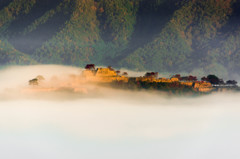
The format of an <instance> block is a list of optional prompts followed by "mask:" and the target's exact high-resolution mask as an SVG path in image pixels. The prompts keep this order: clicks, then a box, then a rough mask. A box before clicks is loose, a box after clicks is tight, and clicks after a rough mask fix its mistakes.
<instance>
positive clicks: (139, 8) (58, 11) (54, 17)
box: [0, 0, 240, 76]
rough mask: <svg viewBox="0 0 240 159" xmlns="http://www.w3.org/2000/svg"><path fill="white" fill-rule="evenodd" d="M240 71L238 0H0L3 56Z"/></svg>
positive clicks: (11, 60) (19, 60)
mask: <svg viewBox="0 0 240 159" xmlns="http://www.w3.org/2000/svg"><path fill="white" fill-rule="evenodd" d="M35 63H43V64H66V65H75V66H84V65H85V64H87V63H95V64H97V65H112V66H114V67H119V68H120V67H125V68H129V69H134V70H152V71H158V72H172V73H174V72H189V73H193V74H204V73H214V74H217V75H221V76H227V74H228V73H231V74H232V73H238V74H240V71H239V70H240V1H239V0H204V1H203V0H51V1H50V0H0V64H2V65H3V64H4V65H5V64H35Z"/></svg>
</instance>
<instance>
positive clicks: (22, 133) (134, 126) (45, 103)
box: [0, 65, 240, 159]
mask: <svg viewBox="0 0 240 159" xmlns="http://www.w3.org/2000/svg"><path fill="white" fill-rule="evenodd" d="M80 73H81V69H79V68H75V67H65V66H53V65H48V66H22V67H10V68H7V69H4V70H0V95H1V96H0V141H1V142H0V158H5V159H10V158H20V159H23V158H24V159H30V158H45V159H48V158H49V159H53V158H58V159H65V158H72V159H75V158H97V159H100V158H109V159H110V158H129V159H132V158H140V159H141V158H142V159H145V158H151V159H155V158H156V159H157V158H165V159H173V158H184V159H188V158H189V159H190V158H191V159H192V158H199V159H200V158H221V159H223V158H226V157H229V156H230V158H239V157H240V154H239V153H238V147H239V146H238V143H239V141H240V135H239V134H240V128H239V126H238V125H239V121H240V117H239V113H240V107H239V103H240V98H239V94H237V93H235V94H233V93H227V94H226V93H216V94H212V95H209V96H202V97H191V98H189V97H168V96H166V95H161V94H160V93H157V92H132V91H125V90H115V89H110V88H102V87H99V86H96V85H87V86H85V85H80V86H78V87H80V88H84V89H86V90H87V91H86V92H84V91H80V92H74V91H71V90H72V89H70V91H69V89H67V88H66V87H64V88H65V89H59V90H58V89H57V90H56V91H54V92H48V91H47V92H45V91H43V92H37V93H36V92H34V93H32V92H31V91H30V92H29V91H26V90H29V89H31V88H29V86H28V80H29V79H32V78H34V77H36V76H37V75H43V76H44V77H45V78H46V81H51V79H52V78H54V79H58V80H57V81H58V82H49V83H47V84H46V83H45V84H46V86H49V85H56V87H59V88H60V87H62V85H61V84H62V81H65V82H66V80H70V82H71V80H72V78H71V77H73V75H75V76H78V75H80ZM133 73H134V72H133ZM67 86H69V87H70V88H71V87H72V86H71V85H67ZM75 86H76V85H74V87H75ZM223 152H224V153H223ZM225 154H226V155H225Z"/></svg>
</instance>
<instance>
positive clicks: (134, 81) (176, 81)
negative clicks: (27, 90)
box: [29, 64, 239, 93]
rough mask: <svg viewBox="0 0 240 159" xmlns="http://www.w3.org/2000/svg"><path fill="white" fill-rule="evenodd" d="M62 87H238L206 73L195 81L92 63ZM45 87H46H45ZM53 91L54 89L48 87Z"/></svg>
mask: <svg viewBox="0 0 240 159" xmlns="http://www.w3.org/2000/svg"><path fill="white" fill-rule="evenodd" d="M42 80H44V77H42V76H37V77H36V78H34V79H32V80H30V81H29V85H30V86H38V85H40V83H41V81H42ZM63 83H64V84H62V86H64V87H67V86H71V88H73V89H74V90H76V89H77V88H78V86H79V85H84V84H85V83H94V84H98V85H102V86H111V87H114V88H122V89H151V90H159V91H167V92H172V93H174V92H178V93H179V92H195V93H209V92H212V91H216V90H217V91H219V90H220V91H223V90H226V89H234V90H239V87H238V86H237V82H236V81H234V80H232V81H231V80H229V81H227V82H226V83H225V82H224V81H223V80H222V79H219V78H218V77H217V76H215V75H208V76H207V77H202V78H201V80H198V79H197V77H196V76H192V75H189V76H184V77H182V76H181V75H180V74H176V75H173V76H172V77H170V78H159V77H158V72H147V73H146V74H145V75H144V76H140V77H129V76H128V73H127V72H122V73H121V72H120V71H116V70H114V69H113V68H112V67H110V66H109V67H106V68H95V65H94V64H88V65H86V67H85V70H83V71H82V73H81V74H80V75H79V76H77V77H74V80H73V81H71V82H69V81H68V82H63ZM48 90H49V89H48ZM51 90H54V89H51Z"/></svg>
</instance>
